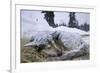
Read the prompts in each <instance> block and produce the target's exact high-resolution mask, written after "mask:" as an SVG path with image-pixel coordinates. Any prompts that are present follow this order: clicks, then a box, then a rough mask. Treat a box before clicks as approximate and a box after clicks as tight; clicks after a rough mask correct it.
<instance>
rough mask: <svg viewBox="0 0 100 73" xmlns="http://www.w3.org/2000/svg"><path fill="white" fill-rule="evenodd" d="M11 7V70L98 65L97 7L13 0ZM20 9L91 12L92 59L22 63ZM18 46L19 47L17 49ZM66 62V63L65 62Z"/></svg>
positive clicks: (42, 69)
mask: <svg viewBox="0 0 100 73" xmlns="http://www.w3.org/2000/svg"><path fill="white" fill-rule="evenodd" d="M11 5H12V8H11V72H12V73H15V72H16V73H19V72H26V71H28V72H29V71H33V72H35V71H39V70H40V71H44V70H54V69H66V68H72V67H74V68H76V67H77V68H79V67H88V66H94V65H96V64H95V62H96V59H95V57H96V55H95V52H96V50H95V49H94V48H95V46H94V39H93V38H94V34H93V33H95V27H94V24H95V9H94V8H93V7H85V6H83V7H81V6H80V7H79V5H72V6H71V5H63V6H62V5H57V6H55V5H54V6H52V5H50V6H48V5H45V4H44V5H37V3H36V4H19V3H18V4H16V2H12V4H11ZM20 9H33V10H52V11H75V12H89V13H90V35H91V36H90V54H91V55H90V60H83V61H64V62H62V61H59V62H42V63H27V64H20V34H19V33H20ZM16 48H17V49H16ZM65 63H66V64H65Z"/></svg>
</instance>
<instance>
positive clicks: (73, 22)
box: [68, 12, 78, 28]
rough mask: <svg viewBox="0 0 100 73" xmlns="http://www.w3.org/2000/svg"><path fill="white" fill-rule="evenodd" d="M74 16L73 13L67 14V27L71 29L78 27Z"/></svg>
mask: <svg viewBox="0 0 100 73" xmlns="http://www.w3.org/2000/svg"><path fill="white" fill-rule="evenodd" d="M75 17H76V16H75V12H70V13H69V23H68V24H69V25H68V26H69V27H72V28H74V27H76V28H77V27H78V21H77V20H76V18H75Z"/></svg>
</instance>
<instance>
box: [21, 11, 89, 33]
mask: <svg viewBox="0 0 100 73" xmlns="http://www.w3.org/2000/svg"><path fill="white" fill-rule="evenodd" d="M54 15H55V17H54V22H55V24H61V23H66V24H67V25H68V21H69V12H54ZM75 15H76V19H77V20H78V22H79V25H82V24H84V23H85V22H87V23H88V24H90V14H89V13H84V12H83V13H80V12H76V14H75ZM48 29H49V25H48V23H47V22H46V20H45V19H44V14H43V13H41V11H34V10H21V33H22V34H25V33H27V32H28V33H29V32H32V31H37V30H40V31H41V30H48Z"/></svg>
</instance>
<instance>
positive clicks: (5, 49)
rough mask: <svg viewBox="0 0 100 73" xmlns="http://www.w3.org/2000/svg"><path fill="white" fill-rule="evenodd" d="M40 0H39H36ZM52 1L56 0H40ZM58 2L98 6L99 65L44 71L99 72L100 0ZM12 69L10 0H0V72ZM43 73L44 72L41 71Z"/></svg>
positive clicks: (98, 51)
mask: <svg viewBox="0 0 100 73" xmlns="http://www.w3.org/2000/svg"><path fill="white" fill-rule="evenodd" d="M35 1H38V0H35ZM40 1H46V2H52V1H54V2H55V1H56V0H40ZM57 1H58V3H60V2H64V3H69V4H86V5H95V6H96V16H97V17H96V23H95V24H94V25H95V26H96V31H95V36H96V38H94V39H95V40H96V42H95V45H96V48H95V49H96V50H97V52H96V53H97V66H96V67H86V68H68V69H66V70H63V71H62V70H53V71H49V72H48V70H46V72H44V73H51V72H52V73H54V72H57V73H67V72H69V73H76V72H77V73H99V72H100V57H99V56H100V48H99V43H100V42H99V40H100V38H99V37H100V22H99V21H100V17H99V16H100V4H99V3H100V2H99V1H100V0H57ZM9 69H10V0H0V73H9ZM40 73H42V72H40Z"/></svg>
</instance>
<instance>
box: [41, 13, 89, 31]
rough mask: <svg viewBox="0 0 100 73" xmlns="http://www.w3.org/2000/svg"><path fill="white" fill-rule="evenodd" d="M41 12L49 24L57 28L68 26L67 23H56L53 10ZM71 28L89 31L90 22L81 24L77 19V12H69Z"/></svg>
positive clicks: (69, 25)
mask: <svg viewBox="0 0 100 73" xmlns="http://www.w3.org/2000/svg"><path fill="white" fill-rule="evenodd" d="M41 13H44V19H45V20H46V21H47V22H48V24H49V26H51V27H53V28H56V27H59V26H67V25H66V23H62V24H55V23H54V17H55V15H54V12H53V11H42V12H41ZM67 27H70V28H78V29H81V30H84V31H89V27H90V26H89V24H87V23H86V22H85V23H84V24H83V25H79V23H78V20H77V19H76V13H75V12H69V22H68V26H67Z"/></svg>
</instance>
